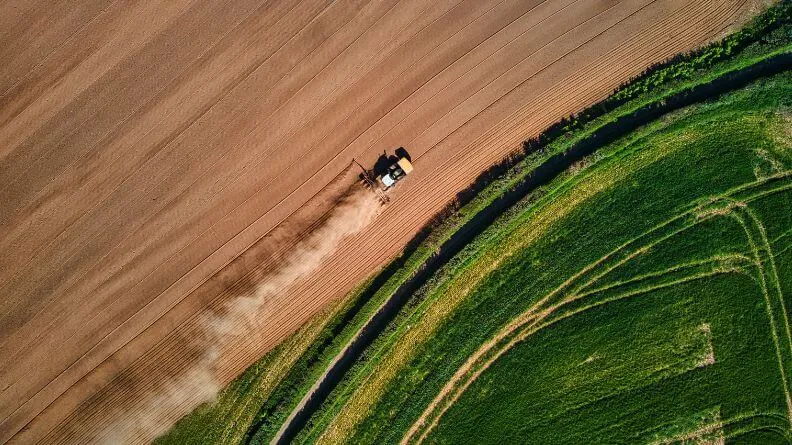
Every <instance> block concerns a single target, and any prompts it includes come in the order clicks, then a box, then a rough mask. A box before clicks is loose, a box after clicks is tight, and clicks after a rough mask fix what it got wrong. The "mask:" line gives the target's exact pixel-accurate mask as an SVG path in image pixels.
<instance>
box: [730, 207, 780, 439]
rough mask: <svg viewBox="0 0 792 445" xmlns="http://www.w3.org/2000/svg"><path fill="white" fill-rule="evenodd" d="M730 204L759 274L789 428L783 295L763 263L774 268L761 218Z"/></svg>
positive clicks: (748, 210)
mask: <svg viewBox="0 0 792 445" xmlns="http://www.w3.org/2000/svg"><path fill="white" fill-rule="evenodd" d="M732 207H733V208H736V209H738V211H737V212H735V213H732V215H731V216H732V217H733V218H735V219H736V220H737V222H738V223H740V225H741V226H742V227H743V229H744V231H745V235H746V237H747V238H748V242H749V243H750V246H751V250H752V251H753V256H754V263H755V267H756V269H757V271H758V275H759V284H760V287H761V289H762V295H763V296H764V299H765V306H766V310H767V317H768V319H769V322H770V333H771V336H772V338H773V343H774V345H775V353H776V359H777V361H778V368H779V371H780V376H781V383H782V385H783V390H784V398H785V401H786V405H787V421H788V423H789V426H790V428H792V395H790V388H789V374H788V373H789V369H792V338H790V331H789V319H788V317H787V314H786V308H785V305H784V300H783V294H782V293H781V289H780V286H779V283H778V282H777V281H776V279H777V275H776V276H775V277H773V276H772V275H771V273H769V272H768V267H767V263H770V264H771V265H772V266H773V267H774V262H773V253H772V250H771V247H770V244H769V242H768V241H767V237H766V234H765V233H764V227H763V225H762V223H761V221H760V220H759V219H758V218H757V217H756V215H755V213H753V212H752V211H751V210H750V209H749V208H748V207H747V204H744V203H741V202H739V203H737V205H734V206H732ZM754 231H755V232H754ZM757 235H758V236H757ZM757 238H758V239H757ZM771 286H772V287H775V288H776V289H777V292H778V294H777V295H778V300H774V299H773V298H772V297H771V295H770V294H771V290H770V289H769V288H770V287H771ZM777 306H780V307H781V310H778V307H777ZM777 319H780V320H781V322H783V326H785V329H784V330H782V331H781V333H780V334H779V327H778V323H779V322H778V320H777ZM780 337H786V338H785V340H786V346H787V347H786V348H785V350H782V345H781V343H782V340H781V338H780ZM785 352H786V353H785Z"/></svg>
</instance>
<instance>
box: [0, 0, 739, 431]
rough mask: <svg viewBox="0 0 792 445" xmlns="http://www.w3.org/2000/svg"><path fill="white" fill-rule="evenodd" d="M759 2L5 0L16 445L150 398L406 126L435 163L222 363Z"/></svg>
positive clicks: (277, 304)
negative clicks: (626, 85) (356, 170)
mask: <svg viewBox="0 0 792 445" xmlns="http://www.w3.org/2000/svg"><path fill="white" fill-rule="evenodd" d="M749 3H751V1H750V0H623V1H618V0H546V1H544V2H542V1H541V0H522V1H517V0H507V1H494V0H433V1H429V0H402V1H396V0H381V1H364V0H337V1H334V2H327V1H326V0H301V1H281V0H273V1H265V0H238V1H235V2H218V1H208V0H149V1H134V0H128V1H126V0H83V1H81V2H66V1H63V0H55V1H51V0H50V1H45V0H2V2H0V357H2V360H0V391H2V392H0V443H3V442H6V441H12V442H19V443H30V442H37V441H44V442H47V443H58V442H83V441H85V440H88V439H91V438H93V437H95V435H96V434H97V432H98V431H101V430H103V429H106V428H108V427H112V425H113V424H114V422H118V418H119V416H122V415H123V414H124V413H129V412H134V411H135V410H140V409H141V407H145V406H146V405H145V403H146V400H148V399H147V397H150V396H151V393H152V392H156V386H157V384H158V382H160V381H161V380H162V379H163V378H166V377H167V376H176V375H180V373H182V372H183V370H184V369H186V368H188V367H189V365H190V363H191V361H194V360H195V359H196V355H197V354H199V351H195V350H193V348H190V347H184V344H185V341H186V340H185V339H188V338H189V337H190V335H192V334H194V333H195V329H196V328H195V325H196V324H197V320H198V318H199V317H198V316H197V314H198V313H199V312H200V311H201V310H202V309H204V308H206V307H216V306H217V305H218V304H220V303H221V302H222V301H225V300H227V299H228V298H230V297H233V296H234V295H238V294H241V293H244V291H245V289H247V288H248V287H249V286H251V283H252V282H254V281H255V280H256V277H257V276H260V274H261V269H266V268H270V269H272V268H277V264H278V259H279V258H280V255H282V254H283V252H287V251H288V249H289V246H290V245H292V244H293V243H294V242H295V240H296V239H297V238H299V236H301V235H300V234H301V233H304V231H305V230H304V228H303V227H302V226H301V224H308V222H309V221H311V217H309V216H307V215H308V214H309V213H311V212H309V211H306V210H305V207H304V206H305V204H306V203H307V202H309V200H310V199H311V198H312V197H314V196H315V195H317V194H318V193H320V191H321V190H323V189H325V188H326V186H327V185H328V184H329V183H331V182H333V181H334V180H335V181H336V182H338V181H341V182H344V181H346V182H350V181H351V179H350V177H352V176H353V175H350V174H348V167H349V165H350V162H351V160H352V158H353V157H354V158H357V159H358V160H360V161H361V162H362V163H363V164H364V165H365V164H373V162H374V160H375V159H376V157H377V156H378V154H380V153H382V151H383V150H386V149H387V150H389V151H391V150H392V149H393V148H395V147H398V146H401V145H403V146H405V147H406V148H407V149H408V150H409V152H410V154H411V155H412V158H413V161H414V164H415V167H416V169H415V171H414V173H413V174H412V175H411V176H410V177H409V178H407V179H406V180H405V181H404V182H403V183H402V184H400V185H399V187H397V188H396V189H395V190H394V191H393V193H392V202H391V204H390V205H389V206H388V207H387V208H386V209H385V210H384V212H383V213H382V214H381V215H380V216H379V217H378V218H377V220H376V221H375V223H374V224H372V225H370V226H369V227H368V228H367V229H366V230H364V231H363V232H361V233H359V234H358V235H356V236H355V237H354V238H353V239H348V240H347V241H346V242H344V243H343V244H342V245H341V247H340V248H339V249H338V250H337V251H336V252H335V253H334V254H333V256H332V258H331V259H330V260H329V261H327V262H326V263H325V266H323V267H322V268H321V269H320V270H319V271H317V273H315V274H313V275H312V276H311V277H310V278H309V279H307V280H304V281H302V282H300V283H299V285H297V286H294V288H293V289H290V290H289V291H288V292H284V293H283V294H282V295H279V296H278V297H277V298H273V299H272V300H271V301H268V302H267V305H266V306H265V308H264V310H263V311H262V314H260V317H258V319H257V327H256V329H251V330H250V333H249V335H245V336H242V337H240V338H239V339H238V341H236V343H235V346H234V348H231V349H229V350H228V351H224V353H223V354H222V355H221V356H220V358H219V359H218V362H217V363H218V366H217V369H216V373H217V378H218V379H219V380H220V381H221V382H225V381H228V380H229V379H231V378H232V377H233V376H235V375H237V374H238V373H239V372H241V370H243V369H244V368H245V367H246V366H248V365H249V364H250V363H251V362H252V361H253V360H255V359H256V358H257V357H259V356H260V355H261V354H262V353H264V352H265V351H267V350H269V349H270V348H272V347H273V346H274V345H275V344H277V343H278V342H279V341H280V340H281V339H283V338H284V336H286V335H288V334H289V333H290V332H293V331H294V330H295V329H296V328H297V327H299V326H300V325H301V324H302V323H304V322H305V321H306V320H307V319H308V318H309V317H310V316H311V315H312V314H314V313H316V312H317V310H319V309H320V308H322V307H323V306H324V305H325V304H326V303H327V302H328V301H330V300H332V299H334V298H338V297H339V296H341V295H343V294H344V293H345V292H347V291H348V290H349V289H350V288H351V287H352V286H353V285H354V284H355V283H357V282H358V281H359V280H360V279H361V278H363V277H364V276H366V275H367V274H369V273H371V272H372V271H373V270H375V269H376V268H377V267H378V266H380V265H382V264H383V263H384V262H386V261H387V260H388V259H390V258H392V257H393V256H394V255H395V254H396V253H398V252H399V250H400V249H401V248H402V246H403V245H404V244H405V243H406V241H407V240H408V239H409V238H410V237H411V236H412V235H413V234H414V233H415V232H416V231H417V230H418V229H419V228H420V227H421V226H422V225H423V224H424V223H425V222H426V221H427V220H428V219H429V218H430V217H431V216H432V215H433V214H434V213H435V212H437V211H438V210H439V209H441V208H442V207H443V206H444V205H445V204H446V203H447V202H448V201H449V200H450V199H451V198H452V197H453V196H454V194H455V193H456V192H457V191H458V190H460V189H462V188H464V187H465V186H467V185H468V184H469V183H470V182H471V181H472V180H473V179H474V178H475V177H476V176H477V175H478V174H479V173H480V172H481V171H482V170H483V169H485V168H486V167H487V166H489V165H490V164H492V163H493V162H496V161H498V160H499V159H501V158H502V157H503V156H504V155H505V154H507V153H508V152H509V151H511V150H514V149H515V148H517V147H518V146H519V143H520V141H521V140H523V139H525V138H526V137H529V136H532V135H536V134H537V133H538V132H539V131H541V130H542V129H543V128H545V127H546V126H547V125H549V124H551V123H552V122H554V121H556V120H558V119H559V118H561V117H563V116H564V115H567V114H569V113H571V112H574V111H576V110H579V109H581V108H583V107H585V106H586V105H588V104H590V103H592V102H594V101H597V100H599V99H601V98H603V97H605V96H607V94H608V93H609V92H610V91H611V90H612V89H613V88H615V87H616V86H618V85H619V84H620V83H622V82H623V81H625V80H627V79H628V78H630V77H631V76H634V75H636V74H638V73H639V72H641V71H642V70H643V69H644V68H646V67H647V66H648V65H650V64H652V63H654V62H657V61H660V60H663V59H665V58H666V57H668V56H671V55H673V54H675V53H677V52H680V51H684V50H687V49H690V48H692V47H695V46H697V45H700V44H701V43H703V42H707V41H709V40H711V39H712V38H713V37H715V36H718V35H720V34H721V33H722V32H723V30H724V29H725V28H727V27H729V26H731V25H733V24H734V23H735V22H736V21H738V20H742V18H743V17H744V16H745V12H746V11H747V10H749V9H750V8H751V5H750V4H749ZM344 172H347V173H344ZM336 178H340V179H336ZM324 193H326V194H327V196H328V197H329V196H331V195H332V193H330V192H327V191H325V192H324ZM323 196H325V195H321V194H320V195H319V198H317V199H314V201H312V202H313V204H311V206H312V207H311V209H313V210H312V211H313V213H315V214H318V213H321V212H322V211H324V210H325V209H323V206H322V199H323V198H322V197H323ZM317 200H318V204H317V203H316V202H317ZM327 200H328V202H332V199H331V198H327ZM301 208H303V210H301V211H300V212H302V213H300V212H298V209H301ZM295 212H297V213H295ZM290 215H291V218H290V219H289V220H288V223H287V225H288V224H291V227H290V228H288V229H287V228H284V225H283V224H281V223H282V222H283V221H284V220H285V219H286V218H287V217H289V216H290ZM279 224H281V226H280V229H278V230H280V231H281V232H282V233H278V232H277V231H275V232H273V230H274V228H275V227H276V226H278V225H279ZM266 234H270V237H269V238H266V239H264V240H263V241H262V242H259V243H258V244H257V245H256V249H257V250H256V252H255V254H248V256H247V257H241V258H239V259H237V261H236V262H234V263H232V264H231V266H229V267H228V268H226V270H225V271H223V272H222V273H219V271H221V270H222V269H223V268H224V266H226V265H228V264H229V263H230V262H231V261H232V260H234V259H235V258H238V257H239V255H240V254H241V253H242V252H244V251H245V250H246V249H247V248H248V247H250V246H251V245H253V244H254V243H256V241H257V240H260V239H261V238H262V237H263V236H265V235H266ZM259 263H260V264H261V266H260V267H258V268H256V266H255V265H256V264H259ZM257 274H258V275H257ZM194 403H195V400H194V399H191V398H190V397H189V394H188V395H187V396H186V397H184V398H183V400H182V401H180V402H179V403H178V404H177V405H175V406H174V409H172V410H170V411H169V412H168V413H167V414H166V415H164V416H162V417H160V418H157V419H151V420H152V421H154V422H162V423H167V422H171V421H173V420H174V419H176V418H178V417H179V416H180V415H181V414H184V413H185V412H186V411H188V410H189V408H190V407H191V406H192V405H193V404H194ZM125 439H127V440H133V439H138V440H141V441H142V440H145V439H146V437H144V436H138V437H136V438H125Z"/></svg>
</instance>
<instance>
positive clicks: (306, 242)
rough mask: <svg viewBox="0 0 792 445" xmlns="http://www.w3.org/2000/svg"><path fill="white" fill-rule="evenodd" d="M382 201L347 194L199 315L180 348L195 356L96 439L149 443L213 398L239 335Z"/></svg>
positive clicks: (359, 191)
mask: <svg viewBox="0 0 792 445" xmlns="http://www.w3.org/2000/svg"><path fill="white" fill-rule="evenodd" d="M381 209H382V203H381V202H380V201H379V199H378V198H377V197H376V196H375V195H374V194H373V193H371V191H369V190H366V189H364V188H362V187H358V186H353V188H352V189H351V191H350V192H349V193H347V194H346V195H345V196H344V197H343V198H341V199H340V201H339V203H338V204H337V205H336V206H335V207H334V208H333V209H332V210H331V211H330V212H329V213H328V214H327V215H326V217H325V218H324V221H322V222H320V223H319V224H318V225H317V227H316V228H315V229H314V230H312V231H310V232H309V233H308V234H307V235H305V236H304V237H302V238H301V239H300V240H299V241H297V243H296V244H295V246H294V247H293V248H292V249H291V251H290V252H288V253H287V254H286V255H285V256H284V257H283V258H282V260H281V262H280V264H279V265H278V266H277V267H276V269H275V270H273V271H271V272H270V273H269V274H267V275H265V276H264V278H263V279H262V280H261V282H260V283H259V284H258V285H257V286H254V287H253V288H252V290H249V291H248V292H247V294H245V295H241V296H237V297H235V298H232V299H231V300H229V301H228V302H226V303H225V304H223V305H222V306H221V309H219V310H212V311H207V313H205V314H201V315H200V316H199V317H200V322H199V331H201V332H200V335H196V336H194V337H192V338H190V339H186V340H185V341H186V343H187V344H185V345H184V346H185V347H187V348H189V349H190V350H193V351H195V352H196V354H195V355H194V356H196V357H197V359H196V360H193V363H192V364H191V365H190V366H189V367H188V368H186V369H183V370H181V371H180V373H179V374H178V375H176V376H170V377H168V378H165V379H163V380H161V381H159V382H158V384H157V386H156V387H155V388H152V389H151V390H148V391H145V393H144V395H143V396H141V397H139V398H138V400H136V401H135V403H134V406H133V407H132V409H131V410H128V411H126V412H124V413H118V414H117V415H116V416H114V417H115V420H114V421H111V424H110V425H108V426H107V427H106V428H104V429H103V430H102V432H101V433H100V434H99V435H98V436H97V437H95V438H94V439H95V440H94V441H95V442H98V443H103V444H122V443H140V442H148V441H151V440H153V439H154V438H156V437H158V436H160V435H162V434H164V433H165V432H167V431H168V429H170V427H171V426H172V425H173V424H174V423H175V422H176V420H178V418H179V417H181V415H183V414H185V413H186V412H189V410H191V409H192V408H194V407H196V406H198V405H200V404H201V403H204V402H207V401H210V400H212V399H213V398H214V397H215V396H216V395H217V393H218V391H219V390H220V386H221V382H219V381H218V379H217V377H216V375H215V367H216V364H217V362H218V360H219V358H220V357H222V354H223V353H225V352H227V351H231V350H233V348H234V345H235V344H237V341H238V340H239V338H241V337H245V336H248V335H249V333H250V332H251V331H252V330H255V329H259V328H260V325H259V322H258V320H259V319H260V318H261V316H262V314H265V313H266V311H267V310H268V308H269V307H270V305H271V304H274V301H275V300H276V298H275V297H276V296H277V295H279V294H280V293H282V292H284V291H285V290H287V289H289V288H290V287H292V286H294V285H295V284H297V283H298V282H299V281H301V280H303V279H304V278H307V277H308V276H310V274H312V273H313V272H314V271H315V270H316V269H317V268H318V267H319V266H320V265H321V264H322V263H323V262H324V261H325V260H326V259H327V258H328V257H329V256H330V255H331V254H332V253H333V252H335V251H336V249H337V248H338V246H339V245H340V243H341V242H342V241H343V240H344V239H345V238H347V237H349V236H351V235H354V234H355V233H357V232H359V231H361V230H362V229H363V228H365V227H366V226H367V225H368V224H370V223H371V222H372V221H373V220H374V219H375V218H376V217H377V215H378V214H379V213H380V211H381Z"/></svg>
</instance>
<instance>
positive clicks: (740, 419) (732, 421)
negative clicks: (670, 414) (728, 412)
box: [650, 412, 789, 445]
mask: <svg viewBox="0 0 792 445" xmlns="http://www.w3.org/2000/svg"><path fill="white" fill-rule="evenodd" d="M757 420H764V422H763V423H761V424H759V425H750V426H746V427H741V428H739V429H737V430H734V431H731V432H729V434H725V435H724V438H726V439H728V438H733V437H737V436H740V435H743V434H745V433H749V432H751V431H757V430H762V429H779V430H781V431H782V432H783V434H782V435H783V436H784V437H787V438H789V431H788V430H786V429H784V428H782V427H780V426H778V425H776V424H775V422H774V421H776V420H781V421H783V422H786V419H785V418H783V417H780V416H778V415H777V414H776V413H772V412H768V413H743V414H737V415H735V416H733V417H731V418H729V419H727V420H720V421H716V422H711V423H708V424H706V425H702V426H701V427H699V428H698V429H696V430H694V431H691V432H688V433H683V434H678V435H676V436H673V437H670V438H667V439H660V440H656V441H654V442H651V443H650V445H665V444H672V443H687V441H690V440H693V439H697V438H699V437H701V436H702V435H704V434H709V433H712V432H715V431H717V430H723V429H724V428H726V427H730V426H737V425H739V424H741V423H746V422H754V421H757Z"/></svg>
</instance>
